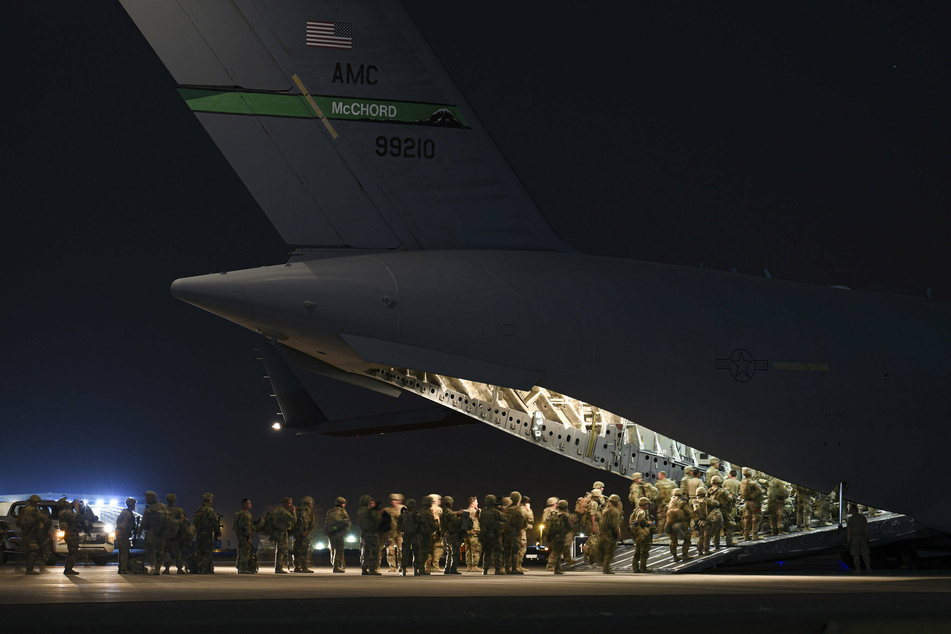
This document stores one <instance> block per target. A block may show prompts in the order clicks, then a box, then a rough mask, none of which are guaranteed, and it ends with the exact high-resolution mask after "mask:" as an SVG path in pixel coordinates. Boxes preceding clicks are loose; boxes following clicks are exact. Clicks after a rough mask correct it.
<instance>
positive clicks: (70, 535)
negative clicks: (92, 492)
mask: <svg viewBox="0 0 951 634" xmlns="http://www.w3.org/2000/svg"><path fill="white" fill-rule="evenodd" d="M58 506H59V515H57V519H58V520H59V530H61V531H63V541H64V542H66V569H65V570H63V574H64V575H78V574H79V573H78V572H77V571H75V570H73V566H74V565H75V564H76V555H78V554H79V530H80V529H79V516H78V515H77V513H76V512H75V511H73V507H72V506H71V505H70V503H69V502H68V501H67V500H66V498H60V499H59V502H58Z"/></svg>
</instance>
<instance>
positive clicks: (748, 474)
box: [743, 467, 753, 478]
mask: <svg viewBox="0 0 951 634" xmlns="http://www.w3.org/2000/svg"><path fill="white" fill-rule="evenodd" d="M743 477H744V478H752V477H753V470H752V469H750V468H749V467H743Z"/></svg>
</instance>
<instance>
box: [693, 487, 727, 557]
mask: <svg viewBox="0 0 951 634" xmlns="http://www.w3.org/2000/svg"><path fill="white" fill-rule="evenodd" d="M694 517H696V518H697V533H698V539H697V552H698V553H700V554H701V555H709V554H710V542H711V541H713V540H714V536H716V540H715V541H716V544H717V548H719V547H720V528H721V527H722V526H723V518H722V517H721V515H720V503H719V502H717V501H716V500H714V499H712V498H710V497H708V496H707V490H706V489H705V488H704V487H700V488H699V489H697V499H696V500H695V501H694Z"/></svg>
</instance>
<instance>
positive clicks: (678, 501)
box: [667, 489, 693, 561]
mask: <svg viewBox="0 0 951 634" xmlns="http://www.w3.org/2000/svg"><path fill="white" fill-rule="evenodd" d="M689 522H690V511H689V507H688V505H687V501H686V500H684V498H683V492H682V491H681V490H680V489H674V494H673V496H672V497H671V498H670V504H668V505H667V534H668V535H670V554H671V555H673V557H674V561H680V560H681V558H680V557H678V556H677V546H678V544H679V543H680V542H681V541H682V542H683V559H684V560H687V559H693V557H690V556H688V555H687V551H688V550H690V531H689V530H688V526H689Z"/></svg>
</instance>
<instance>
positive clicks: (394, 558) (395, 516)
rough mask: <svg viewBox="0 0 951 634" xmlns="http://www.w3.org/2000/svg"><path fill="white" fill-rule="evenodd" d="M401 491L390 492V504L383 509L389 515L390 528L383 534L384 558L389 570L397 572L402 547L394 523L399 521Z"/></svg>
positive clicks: (401, 541)
mask: <svg viewBox="0 0 951 634" xmlns="http://www.w3.org/2000/svg"><path fill="white" fill-rule="evenodd" d="M405 499H406V498H404V497H403V494H402V493H390V505H389V506H387V507H386V508H385V509H383V512H384V513H386V514H387V515H389V516H390V520H391V522H390V530H388V531H387V532H386V533H384V534H383V546H384V547H385V548H386V560H387V562H389V564H390V572H398V571H399V569H400V568H401V567H402V563H401V561H400V560H401V559H402V556H401V550H402V547H403V537H402V535H401V533H400V532H399V531H398V530H397V528H396V524H397V522H398V521H399V518H400V513H401V512H402V511H403V500H405Z"/></svg>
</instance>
